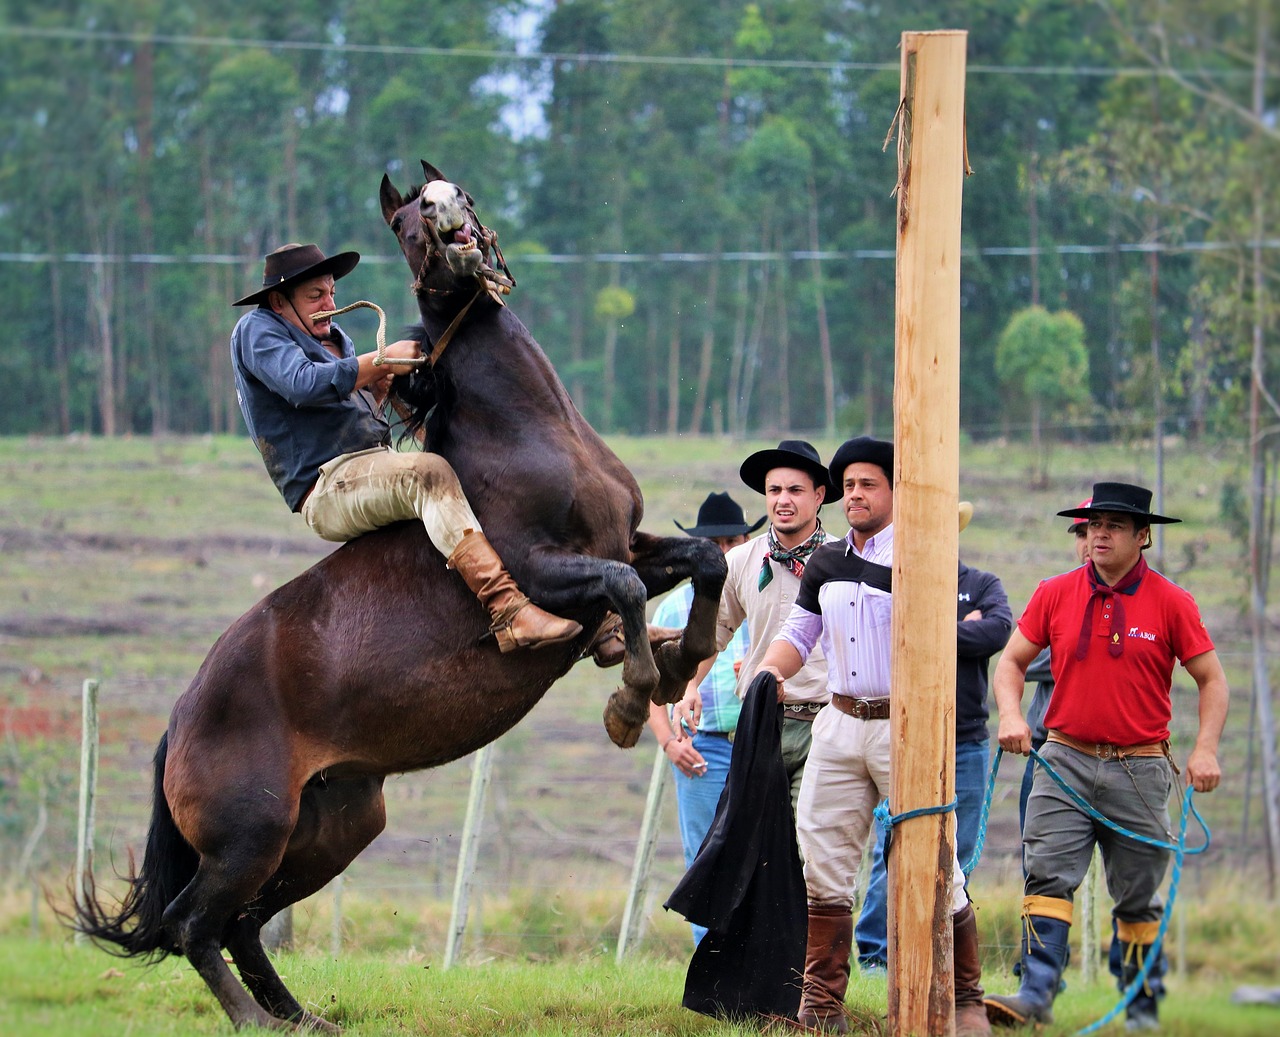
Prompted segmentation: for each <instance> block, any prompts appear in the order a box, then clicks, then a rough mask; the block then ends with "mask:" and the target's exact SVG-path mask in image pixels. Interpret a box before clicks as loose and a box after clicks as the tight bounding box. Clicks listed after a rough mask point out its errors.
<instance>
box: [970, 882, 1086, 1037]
mask: <svg viewBox="0 0 1280 1037" xmlns="http://www.w3.org/2000/svg"><path fill="white" fill-rule="evenodd" d="M1071 915H1072V906H1071V901H1069V900H1059V899H1058V898H1056V897H1040V896H1027V897H1023V898H1022V977H1021V979H1022V985H1021V986H1020V987H1019V988H1018V992H1017V993H1016V994H1004V995H993V996H991V997H987V998H984V999H983V1001H984V1003H985V1004H986V1006H987V1018H988V1019H989V1020H990V1021H991V1025H992V1026H1026V1025H1027V1024H1028V1023H1051V1022H1053V999H1054V998H1055V997H1057V996H1058V980H1060V979H1061V978H1062V970H1063V969H1064V968H1065V967H1066V963H1067V947H1068V943H1067V938H1068V937H1069V936H1070V934H1071Z"/></svg>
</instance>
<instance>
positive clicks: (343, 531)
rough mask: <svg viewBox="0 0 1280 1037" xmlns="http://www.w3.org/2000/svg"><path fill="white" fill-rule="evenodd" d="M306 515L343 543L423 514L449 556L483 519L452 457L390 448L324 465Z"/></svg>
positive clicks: (435, 541)
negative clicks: (449, 460)
mask: <svg viewBox="0 0 1280 1037" xmlns="http://www.w3.org/2000/svg"><path fill="white" fill-rule="evenodd" d="M302 518H303V520H304V521H305V522H306V523H307V525H308V526H310V527H311V528H312V529H313V530H314V531H315V532H316V533H317V534H319V535H320V536H321V537H322V538H324V539H325V540H335V541H339V542H345V541H347V540H353V539H355V538H356V537H358V536H359V535H360V534H361V533H368V532H370V531H371V530H374V529H380V528H382V527H383V526H387V525H390V524H391V523H392V522H400V521H402V520H404V519H413V518H420V519H421V520H422V524H423V525H424V526H425V527H426V530H427V536H428V537H430V538H431V543H433V544H434V545H435V547H436V550H437V551H439V552H440V553H441V554H442V555H444V557H445V558H449V557H451V556H452V555H453V552H454V549H455V548H456V547H457V546H458V543H459V541H461V540H462V538H463V536H464V535H465V534H466V533H468V532H470V531H471V530H475V531H477V532H479V531H480V520H479V519H478V518H476V513H475V512H474V511H472V510H471V505H470V504H469V503H468V502H467V498H466V495H465V494H464V493H463V492H462V485H461V484H460V483H459V482H458V477H457V475H455V474H454V471H453V468H452V466H451V465H450V464H449V462H448V461H446V460H445V459H444V458H443V457H441V456H440V455H439V454H430V453H427V452H425V451H422V452H418V451H415V452H413V453H403V454H402V453H398V452H396V451H395V450H392V449H391V448H390V447H384V446H379V447H373V448H372V449H369V450H358V451H356V452H355V453H351V454H340V455H339V456H338V457H335V458H334V459H333V460H332V461H328V462H326V463H325V464H323V465H321V466H320V478H319V479H317V480H316V484H315V486H314V487H313V488H312V490H311V494H310V495H309V496H308V497H307V499H306V500H305V501H304V502H303V505H302Z"/></svg>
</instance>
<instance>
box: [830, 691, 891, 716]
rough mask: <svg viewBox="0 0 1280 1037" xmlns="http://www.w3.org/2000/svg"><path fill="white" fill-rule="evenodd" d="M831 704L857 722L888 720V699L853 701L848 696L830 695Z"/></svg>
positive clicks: (853, 699)
mask: <svg viewBox="0 0 1280 1037" xmlns="http://www.w3.org/2000/svg"><path fill="white" fill-rule="evenodd" d="M831 704H832V705H833V706H835V707H836V709H838V710H840V712H841V713H843V714H845V716H850V717H855V718H856V719H858V720H888V719H889V699H888V697H887V696H886V697H885V698H880V699H855V698H851V697H850V696H848V695H832V696H831Z"/></svg>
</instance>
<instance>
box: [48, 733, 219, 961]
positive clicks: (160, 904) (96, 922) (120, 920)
mask: <svg viewBox="0 0 1280 1037" xmlns="http://www.w3.org/2000/svg"><path fill="white" fill-rule="evenodd" d="M168 754H169V735H168V733H167V732H166V733H165V734H164V735H162V736H161V738H160V744H159V746H158V747H157V748H156V755H155V762H154V771H155V779H154V785H153V789H152V803H151V828H150V829H149V830H148V832H147V847H146V850H145V852H144V853H143V857H142V870H141V872H139V873H138V874H136V875H135V874H133V870H134V869H133V854H132V852H131V853H130V855H129V872H130V875H129V889H128V892H127V893H126V894H125V896H124V899H123V900H121V901H120V904H119V909H118V911H116V912H115V913H112V912H111V910H110V909H108V908H104V907H103V905H102V904H101V902H100V901H99V900H98V895H97V890H96V888H95V887H94V884H93V879H92V876H90V877H89V879H88V881H87V883H86V887H85V889H84V891H83V892H82V893H80V894H79V895H77V896H76V897H75V917H74V920H73V922H72V928H74V929H75V930H76V931H77V932H80V933H83V934H84V935H85V936H87V937H89V939H91V940H93V941H94V942H95V943H97V944H98V945H99V946H101V947H102V948H103V949H104V950H106V951H109V952H110V953H112V954H118V955H120V957H122V958H135V957H147V958H150V959H152V960H154V961H159V960H160V959H162V958H164V957H166V956H167V955H170V954H181V953H182V951H181V949H180V948H179V947H178V945H177V943H176V942H175V941H174V940H173V938H172V937H171V936H170V935H169V934H168V933H166V931H165V926H164V911H165V908H167V907H168V906H169V905H170V904H171V903H173V901H174V898H176V897H177V895H178V894H179V893H180V892H182V890H183V889H184V888H185V887H186V885H187V884H188V883H189V882H190V881H191V879H192V878H193V877H194V876H195V873H196V868H197V866H198V865H199V863H200V856H199V854H197V853H196V851H195V849H194V848H193V847H192V846H191V844H190V843H188V842H187V841H186V840H185V839H184V838H183V837H182V833H181V832H179V831H178V826H177V825H176V824H174V821H173V815H172V814H171V813H170V812H169V802H168V800H166V799H165V796H164V767H165V759H166V758H167V756H168Z"/></svg>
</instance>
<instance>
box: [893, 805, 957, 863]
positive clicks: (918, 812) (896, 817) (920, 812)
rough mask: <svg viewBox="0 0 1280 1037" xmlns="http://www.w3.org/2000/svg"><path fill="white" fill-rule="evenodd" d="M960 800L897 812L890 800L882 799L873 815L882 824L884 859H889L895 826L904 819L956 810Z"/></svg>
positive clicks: (908, 819)
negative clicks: (890, 805) (890, 807)
mask: <svg viewBox="0 0 1280 1037" xmlns="http://www.w3.org/2000/svg"><path fill="white" fill-rule="evenodd" d="M959 802H960V801H959V800H958V799H953V800H952V801H951V802H950V803H944V804H942V805H941V806H936V807H916V809H915V810H904V811H903V812H902V813H901V814H895V813H893V811H891V810H890V809H889V800H888V799H887V798H886V799H882V800H881V801H880V803H879V804H878V805H877V806H876V808H875V810H873V811H872V816H873V817H874V818H875V820H876V824H878V825H879V826H880V838H881V840H882V841H883V843H884V859H885V861H886V862H887V861H888V860H889V847H890V846H891V845H892V844H893V826H894V825H897V824H901V823H902V822H903V821H910V820H911V819H912V818H913V817H924V816H925V815H927V814H948V813H950V812H951V811H953V810H955V808H956V806H957V804H958V803H959Z"/></svg>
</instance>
